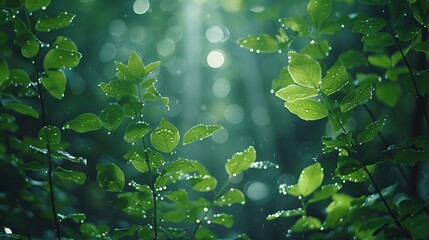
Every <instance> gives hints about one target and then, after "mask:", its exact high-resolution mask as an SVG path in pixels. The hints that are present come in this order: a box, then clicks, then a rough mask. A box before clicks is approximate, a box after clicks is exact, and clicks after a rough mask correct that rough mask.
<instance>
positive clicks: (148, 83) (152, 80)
mask: <svg viewBox="0 0 429 240" xmlns="http://www.w3.org/2000/svg"><path fill="white" fill-rule="evenodd" d="M151 64H152V63H151ZM149 66H150V64H149V65H147V66H146V67H149ZM145 71H146V70H145ZM156 82H158V80H157V79H156V78H150V79H147V80H145V81H144V82H142V83H141V84H140V88H141V89H146V88H149V87H152V86H154V85H155V83H156Z"/></svg>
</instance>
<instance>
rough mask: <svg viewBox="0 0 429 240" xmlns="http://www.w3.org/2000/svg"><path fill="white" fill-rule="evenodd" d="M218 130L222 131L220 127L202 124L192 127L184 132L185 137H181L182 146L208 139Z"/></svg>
mask: <svg viewBox="0 0 429 240" xmlns="http://www.w3.org/2000/svg"><path fill="white" fill-rule="evenodd" d="M219 129H222V126H220V125H204V124H198V125H196V126H193V127H192V128H191V129H189V130H188V131H186V133H185V135H183V144H188V143H191V142H194V141H197V140H202V139H203V138H207V137H210V136H211V135H212V134H213V133H214V132H216V131H217V130H219Z"/></svg>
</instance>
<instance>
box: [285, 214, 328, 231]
mask: <svg viewBox="0 0 429 240" xmlns="http://www.w3.org/2000/svg"><path fill="white" fill-rule="evenodd" d="M321 226H322V223H321V222H320V220H319V219H317V218H315V217H310V216H302V217H301V218H300V219H298V221H296V222H295V224H294V225H293V226H292V228H291V229H292V231H293V232H305V231H311V230H315V229H320V227H321Z"/></svg>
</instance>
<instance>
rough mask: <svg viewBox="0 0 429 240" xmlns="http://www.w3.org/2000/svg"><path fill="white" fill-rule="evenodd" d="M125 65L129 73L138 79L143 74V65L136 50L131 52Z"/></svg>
mask: <svg viewBox="0 0 429 240" xmlns="http://www.w3.org/2000/svg"><path fill="white" fill-rule="evenodd" d="M127 66H128V69H129V71H130V73H131V74H132V75H133V76H134V77H135V78H137V79H138V80H139V79H141V78H143V77H144V76H145V66H144V64H143V61H142V60H141V58H140V57H139V55H137V53H136V52H134V51H133V52H131V54H130V56H129V58H128V62H127Z"/></svg>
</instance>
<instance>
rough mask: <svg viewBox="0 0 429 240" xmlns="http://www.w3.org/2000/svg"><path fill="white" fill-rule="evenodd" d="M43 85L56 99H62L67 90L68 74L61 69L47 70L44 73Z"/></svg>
mask: <svg viewBox="0 0 429 240" xmlns="http://www.w3.org/2000/svg"><path fill="white" fill-rule="evenodd" d="M41 80H42V85H43V87H45V89H46V90H48V92H49V93H50V94H51V95H52V96H54V97H55V98H56V99H59V100H61V99H62V98H63V96H64V92H65V90H66V81H67V80H66V75H65V74H64V72H63V71H61V70H46V71H45V73H44V74H43V76H42V78H41Z"/></svg>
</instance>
